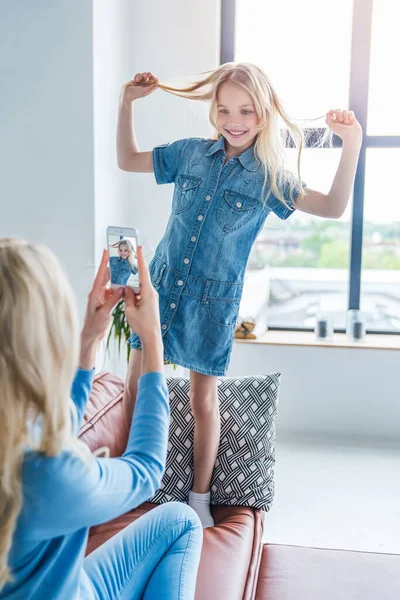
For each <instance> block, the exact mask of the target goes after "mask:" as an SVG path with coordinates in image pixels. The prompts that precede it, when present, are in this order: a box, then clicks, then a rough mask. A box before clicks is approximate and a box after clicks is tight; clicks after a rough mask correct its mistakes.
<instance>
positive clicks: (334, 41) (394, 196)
mask: <svg viewBox="0 0 400 600" xmlns="http://www.w3.org/2000/svg"><path fill="white" fill-rule="evenodd" d="M331 8H332V7H331V6H330V5H329V4H328V3H326V2H321V1H320V0H302V2H298V1H297V0H280V2H276V1H275V0H236V2H235V1H233V0H222V50H221V61H222V62H226V61H228V60H235V61H240V62H242V61H245V62H254V63H256V64H258V65H260V66H261V67H263V68H264V70H265V71H266V72H267V74H268V76H269V77H270V79H271V81H272V83H273V85H274V87H275V89H276V90H277V92H278V94H279V96H280V97H281V99H282V101H283V104H284V106H285V108H286V110H287V111H288V113H289V114H290V115H291V116H292V117H293V118H294V119H298V120H299V122H300V124H302V120H303V122H306V121H307V120H308V121H309V123H311V125H310V124H307V127H312V128H318V126H321V122H322V121H321V120H318V119H324V115H325V113H326V111H327V110H329V109H330V108H337V107H347V106H349V105H350V106H351V107H352V108H353V109H354V110H355V112H356V114H357V118H358V119H359V121H360V122H361V123H362V125H363V129H364V139H363V147H362V150H361V154H360V161H359V166H358V171H357V177H356V182H355V186H354V195H353V198H352V199H351V201H350V202H349V205H348V207H347V209H346V212H345V214H344V215H343V217H342V218H341V219H338V220H328V219H320V218H318V217H312V216H310V215H305V214H304V213H301V212H296V213H295V214H294V215H292V216H291V217H290V218H289V219H288V220H287V221H280V220H279V219H276V218H274V217H271V216H269V217H268V219H267V221H266V224H265V228H264V229H263V230H262V232H261V234H260V235H259V237H258V239H257V240H256V243H255V245H254V248H253V251H252V253H251V256H250V260H249V264H248V269H247V273H246V280H245V290H246V287H247V288H248V289H251V291H252V293H251V294H247V296H248V297H249V304H248V308H247V306H246V303H245V305H244V306H242V311H243V313H246V314H243V316H250V315H251V314H252V315H253V316H257V315H254V311H255V307H256V309H257V310H258V311H259V312H260V313H262V312H263V311H264V312H267V320H268V326H269V327H270V328H288V329H312V328H313V327H314V323H315V315H316V313H317V311H318V310H319V309H320V308H324V309H327V310H330V311H332V312H333V313H334V315H335V329H337V330H341V329H344V327H345V318H346V314H345V313H346V310H347V309H348V308H361V309H362V310H363V311H364V312H365V314H366V318H367V330H368V331H371V332H372V331H373V332H378V331H379V332H385V333H400V275H399V274H400V192H399V191H398V186H397V185H396V180H395V173H396V172H397V171H398V169H399V168H400V117H399V111H398V106H399V104H400V83H399V82H400V79H399V78H397V77H396V76H395V75H394V72H393V70H392V69H391V68H389V67H388V68H387V67H386V65H391V64H393V61H395V57H396V56H397V55H398V54H399V52H400V37H399V36H398V34H397V31H396V27H397V24H398V23H399V22H400V4H399V3H398V0H354V1H352V0H338V1H337V2H336V3H335V9H334V10H331ZM327 11H328V12H329V18H327ZM288 15H290V18H288ZM396 48H397V52H396ZM390 73H391V75H390ZM388 74H389V75H388ZM367 110H368V114H367ZM367 117H368V120H367ZM311 119H314V121H311ZM335 145H336V146H337V145H339V144H337V143H336V144H335ZM339 158H340V149H338V148H336V147H334V148H318V149H316V148H306V149H305V150H304V152H303V160H302V178H303V180H304V181H306V182H307V185H309V186H310V187H312V188H315V189H320V190H321V191H324V192H327V191H328V190H329V187H330V184H331V182H332V180H333V177H334V174H335V172H336V169H337V165H338V161H339ZM287 159H288V166H289V168H292V169H293V170H294V171H295V170H296V169H295V153H294V151H293V150H291V149H287ZM255 290H258V295H259V296H260V297H261V298H260V297H259V299H258V303H255V302H254V291H255ZM244 297H246V293H245V295H244Z"/></svg>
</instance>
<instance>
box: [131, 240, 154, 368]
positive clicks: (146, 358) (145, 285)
mask: <svg viewBox="0 0 400 600" xmlns="http://www.w3.org/2000/svg"><path fill="white" fill-rule="evenodd" d="M137 260H138V268H139V275H140V284H141V288H140V294H135V293H134V291H133V290H132V289H131V288H129V287H126V288H125V294H124V298H125V315H126V319H127V321H128V323H129V326H130V327H131V329H132V330H133V331H134V332H135V333H136V334H137V335H138V336H139V337H140V341H141V343H142V348H143V374H145V373H148V372H150V371H159V372H163V370H164V358H163V343H162V337H161V324H160V309H159V304H158V293H157V292H156V290H155V289H154V287H153V284H152V282H151V278H150V273H149V270H148V268H147V265H146V261H145V259H144V255H143V247H142V246H139V248H138V251H137Z"/></svg>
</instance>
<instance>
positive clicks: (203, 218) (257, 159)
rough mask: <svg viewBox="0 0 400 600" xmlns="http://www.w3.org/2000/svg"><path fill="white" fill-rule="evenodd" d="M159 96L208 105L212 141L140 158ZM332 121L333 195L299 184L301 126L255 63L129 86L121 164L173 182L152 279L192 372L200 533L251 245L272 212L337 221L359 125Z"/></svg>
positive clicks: (169, 334)
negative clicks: (138, 128) (288, 156)
mask: <svg viewBox="0 0 400 600" xmlns="http://www.w3.org/2000/svg"><path fill="white" fill-rule="evenodd" d="M157 89H160V90H164V91H166V92H169V93H173V94H176V95H179V96H182V97H184V98H188V99H192V100H207V101H209V102H210V113H209V114H210V122H211V124H212V125H213V126H214V128H215V130H216V136H215V139H203V138H189V139H182V140H178V141H176V142H173V143H170V144H166V145H163V146H158V147H156V148H154V149H153V150H152V151H145V152H142V151H140V150H139V147H138V145H137V142H136V139H135V135H134V131H133V112H134V110H133V107H134V102H135V101H136V100H137V99H139V98H141V97H144V96H147V95H148V94H150V93H152V92H154V91H155V90H157ZM282 123H283V125H284V127H285V128H286V130H287V132H288V133H287V135H288V136H290V138H291V140H292V142H293V143H294V144H295V145H296V146H297V149H298V161H297V172H296V173H295V174H292V173H290V172H289V171H288V170H287V169H286V168H285V164H284V152H285V140H284V138H283V136H282V135H281V125H282ZM326 123H327V126H328V128H329V129H330V130H331V131H333V132H334V133H335V134H337V135H338V136H340V137H341V138H342V140H343V147H342V154H341V160H340V163H339V167H338V169H337V173H336V175H335V177H334V179H333V182H332V185H331V189H330V191H329V192H328V193H327V194H324V193H322V192H320V191H317V190H313V189H310V188H308V187H306V186H305V184H304V183H303V182H302V179H301V174H300V166H301V163H300V158H301V150H302V146H303V139H302V133H301V130H300V129H299V128H298V127H297V126H296V125H295V124H294V123H293V122H292V120H291V119H290V118H289V116H288V115H287V113H286V112H285V110H284V108H283V105H282V103H281V101H280V99H279V97H278V95H277V93H276V91H275V90H274V88H273V86H272V84H271V82H270V80H269V79H268V77H267V75H266V74H265V73H264V71H263V70H262V69H260V68H259V67H257V66H255V65H253V64H248V63H240V64H235V63H227V64H223V65H221V66H220V67H218V68H217V69H215V70H214V71H212V72H211V73H207V74H204V75H203V76H201V77H200V78H198V80H197V81H195V82H194V83H193V84H191V85H188V86H183V87H181V88H176V87H171V86H167V85H165V84H161V83H160V82H159V81H158V79H157V77H155V76H154V75H153V74H152V73H150V72H147V73H139V74H137V75H136V76H135V77H134V79H133V80H132V81H130V82H128V83H127V84H126V85H124V86H123V88H122V93H121V102H120V109H119V121H118V131H117V153H118V165H119V167H120V168H121V169H123V170H125V171H132V172H136V173H138V172H141V173H143V172H144V173H149V172H154V175H155V179H156V181H157V183H158V184H164V183H174V184H175V189H174V196H173V202H172V212H171V215H170V219H169V221H168V225H167V228H166V232H165V235H164V237H163V238H162V240H161V242H160V244H159V245H158V248H157V250H156V253H155V257H154V259H153V261H152V263H151V266H150V272H151V277H152V281H153V283H154V285H155V286H156V288H157V290H158V292H159V297H160V315H161V330H162V335H163V341H164V355H165V358H167V359H168V360H169V361H171V362H174V363H178V364H180V365H183V366H184V367H187V368H189V369H190V371H191V375H190V385H191V391H190V402H191V407H192V411H193V414H194V417H195V438H194V481H193V487H192V490H191V491H190V492H189V504H190V505H191V506H192V507H193V508H195V510H196V511H197V512H198V514H199V516H200V518H201V520H202V523H203V526H204V527H207V526H210V525H212V524H213V519H212V516H211V513H210V510H209V502H210V493H209V489H210V481H211V476H212V471H213V467H214V464H215V458H216V454H217V450H218V445H219V436H220V420H219V411H218V399H217V377H219V376H222V375H225V373H226V370H227V368H228V364H229V359H230V354H231V350H232V345H233V339H234V329H235V324H236V319H237V315H238V310H239V303H240V298H241V295H242V288H243V279H244V273H245V269H246V263H247V259H248V256H249V253H250V250H251V247H252V244H253V242H254V240H255V238H256V236H257V234H258V233H259V231H260V230H261V228H262V227H263V225H264V222H265V219H266V218H267V217H268V215H269V214H270V213H271V212H273V213H275V214H276V215H277V216H278V217H280V218H281V219H287V218H288V217H289V216H290V215H291V214H293V213H294V211H295V210H300V211H303V212H306V213H309V214H313V215H318V216H321V217H327V218H338V217H340V216H341V215H342V214H343V212H344V210H345V208H346V204H347V202H348V199H349V197H350V194H351V191H352V187H353V182H354V177H355V172H356V166H357V161H358V155H359V150H360V145H361V138H362V131H361V127H360V125H359V123H358V121H357V120H356V118H355V116H354V113H353V112H352V111H347V110H339V109H337V110H334V109H332V110H329V111H328V112H327V113H326ZM131 347H132V349H133V352H132V353H131V358H130V364H129V370H128V376H127V381H128V382H129V386H127V390H129V392H127V394H126V396H125V407H126V416H127V419H129V418H130V416H131V414H132V410H133V406H134V402H135V396H134V394H133V395H132V394H131V391H132V390H134V389H135V381H137V379H138V377H139V375H140V372H141V371H140V364H141V358H140V348H141V345H140V341H139V340H138V338H137V336H135V335H132V336H131ZM255 493H256V490H255Z"/></svg>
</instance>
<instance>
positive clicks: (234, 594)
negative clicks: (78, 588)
mask: <svg viewBox="0 0 400 600" xmlns="http://www.w3.org/2000/svg"><path fill="white" fill-rule="evenodd" d="M155 506H156V505H155V504H150V503H146V504H142V506H140V507H138V508H137V509H135V510H132V511H131V512H129V513H127V514H125V515H122V516H121V517H118V518H117V519H113V520H112V521H110V522H108V523H105V524H104V525H98V526H96V527H92V529H91V530H90V534H89V540H88V545H87V554H90V552H93V550H95V549H96V548H97V547H98V546H100V545H101V544H103V543H104V542H106V541H107V540H108V539H109V538H111V537H112V536H113V535H115V534H116V533H118V532H119V531H120V530H121V529H123V528H124V527H126V526H127V525H129V524H130V523H133V522H134V521H135V520H136V519H138V518H139V517H140V516H142V515H143V514H144V513H145V512H147V511H149V510H152V509H153V508H155ZM212 513H213V517H214V520H215V523H216V525H215V526H214V527H209V528H207V529H205V530H204V541H203V548H202V554H201V560H200V566H199V573H198V577H197V586H196V596H195V600H228V599H229V600H254V598H255V591H256V586H257V576H258V571H259V567H260V561H261V549H262V545H261V539H262V534H263V523H264V519H263V516H264V515H263V513H261V512H260V511H254V510H252V509H250V508H240V507H226V506H215V507H212Z"/></svg>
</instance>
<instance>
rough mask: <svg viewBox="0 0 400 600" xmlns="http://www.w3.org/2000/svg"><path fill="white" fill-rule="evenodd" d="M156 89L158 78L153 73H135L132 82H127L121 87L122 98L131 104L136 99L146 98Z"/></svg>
mask: <svg viewBox="0 0 400 600" xmlns="http://www.w3.org/2000/svg"><path fill="white" fill-rule="evenodd" d="M157 87H158V78H157V77H156V76H155V75H153V73H150V72H149V71H148V72H146V73H137V74H136V75H135V77H134V78H133V79H132V81H128V83H126V84H125V85H124V86H123V88H122V94H123V98H124V100H126V101H127V102H132V101H133V100H137V99H138V98H144V96H148V95H149V94H151V93H152V92H154V91H155V90H156V89H157Z"/></svg>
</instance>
